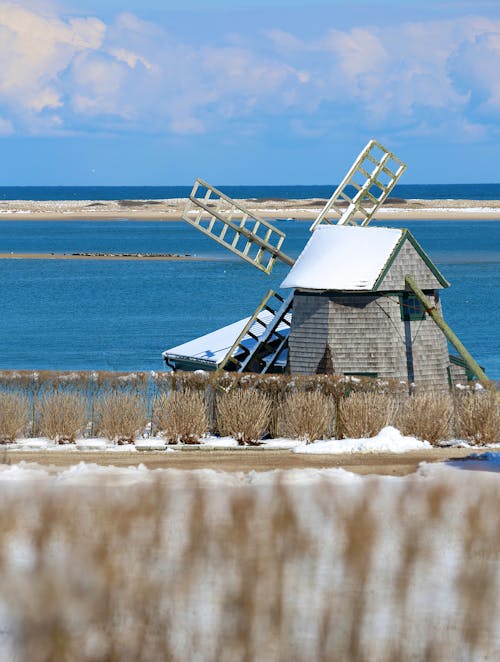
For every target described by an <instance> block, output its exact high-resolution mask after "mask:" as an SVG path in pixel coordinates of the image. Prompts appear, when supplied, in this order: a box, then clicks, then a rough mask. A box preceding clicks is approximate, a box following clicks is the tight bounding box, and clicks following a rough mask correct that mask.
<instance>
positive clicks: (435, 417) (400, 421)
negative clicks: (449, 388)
mask: <svg viewBox="0 0 500 662" xmlns="http://www.w3.org/2000/svg"><path fill="white" fill-rule="evenodd" d="M452 419H453V400H452V398H451V396H450V395H449V394H448V393H434V392H432V391H423V392H421V393H415V394H414V395H412V396H410V397H408V398H406V399H405V400H404V401H403V403H402V405H401V408H400V412H399V414H398V417H397V427H398V428H399V430H400V431H401V432H402V433H403V434H405V435H411V436H413V437H417V438H418V439H422V440H425V441H428V442H430V443H431V444H437V443H439V442H441V441H445V440H447V439H450V437H451V434H452V433H451V430H452Z"/></svg>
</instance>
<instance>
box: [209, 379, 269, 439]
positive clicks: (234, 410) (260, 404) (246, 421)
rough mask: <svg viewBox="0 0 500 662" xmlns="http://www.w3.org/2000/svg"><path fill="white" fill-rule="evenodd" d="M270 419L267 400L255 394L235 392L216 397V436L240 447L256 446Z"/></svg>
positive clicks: (263, 395)
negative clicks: (226, 438) (231, 441)
mask: <svg viewBox="0 0 500 662" xmlns="http://www.w3.org/2000/svg"><path fill="white" fill-rule="evenodd" d="M270 418H271V403H270V399H269V397H268V396H267V395H265V394H264V393H260V392H259V391H256V390H251V389H240V388H238V389H236V390H234V391H229V392H228V393H220V394H219V395H218V397H217V403H216V421H217V428H218V430H219V433H220V434H221V435H222V436H226V435H229V436H231V437H234V438H235V439H236V440H237V441H238V443H240V444H257V443H258V441H259V439H261V438H262V436H263V435H264V433H265V432H266V430H267V429H268V425H269V421H270Z"/></svg>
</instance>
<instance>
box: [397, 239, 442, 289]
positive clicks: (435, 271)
mask: <svg viewBox="0 0 500 662" xmlns="http://www.w3.org/2000/svg"><path fill="white" fill-rule="evenodd" d="M405 233H407V238H408V240H409V242H410V244H411V245H412V246H413V248H414V249H415V250H416V251H417V253H418V254H419V255H420V257H421V258H422V260H423V261H424V262H425V264H426V265H427V266H428V268H429V269H430V270H431V271H432V273H433V274H434V276H436V278H437V279H438V281H439V282H440V283H441V285H442V286H443V287H450V283H449V282H448V281H447V280H446V278H445V277H444V276H443V274H442V273H441V272H440V271H439V269H438V268H437V267H436V265H435V264H434V262H433V261H432V260H431V258H430V257H429V256H428V255H427V253H426V252H425V251H424V249H423V248H422V246H421V245H420V244H419V243H418V241H417V240H416V239H415V237H414V236H413V235H412V233H411V232H410V231H409V230H405Z"/></svg>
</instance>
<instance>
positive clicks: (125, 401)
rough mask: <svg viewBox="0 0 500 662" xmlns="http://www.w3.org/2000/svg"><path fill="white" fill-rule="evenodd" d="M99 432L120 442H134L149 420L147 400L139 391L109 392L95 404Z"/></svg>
mask: <svg viewBox="0 0 500 662" xmlns="http://www.w3.org/2000/svg"><path fill="white" fill-rule="evenodd" d="M95 417H96V425H97V430H98V433H99V434H102V435H103V436H104V437H106V438H107V439H110V440H111V441H114V442H115V443H118V444H126V443H133V441H134V440H135V439H136V438H137V437H138V436H139V435H140V434H141V433H142V432H143V431H144V429H145V427H146V423H147V420H148V410H147V402H146V399H145V397H144V396H141V395H139V394H137V393H126V392H125V393H123V392H118V393H109V394H107V395H104V396H102V397H101V398H100V399H99V400H98V401H97V403H96V406H95Z"/></svg>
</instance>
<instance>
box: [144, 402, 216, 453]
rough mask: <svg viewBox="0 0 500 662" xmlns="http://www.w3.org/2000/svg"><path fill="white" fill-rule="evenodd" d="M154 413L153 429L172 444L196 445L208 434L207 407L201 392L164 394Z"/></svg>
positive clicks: (156, 404) (155, 406)
mask: <svg viewBox="0 0 500 662" xmlns="http://www.w3.org/2000/svg"><path fill="white" fill-rule="evenodd" d="M153 411H154V415H153V428H154V429H155V430H157V431H158V432H159V433H160V434H161V435H162V436H163V437H165V439H167V441H168V442H170V443H179V442H182V443H184V444H196V443H198V441H199V440H200V437H202V436H203V435H204V434H206V433H207V432H208V418H207V406H206V403H205V397H204V395H203V393H201V392H199V391H185V392H180V391H176V392H174V393H171V394H170V395H166V394H165V393H162V394H161V395H160V397H159V398H158V399H157V400H156V402H155V404H154V410H153Z"/></svg>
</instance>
